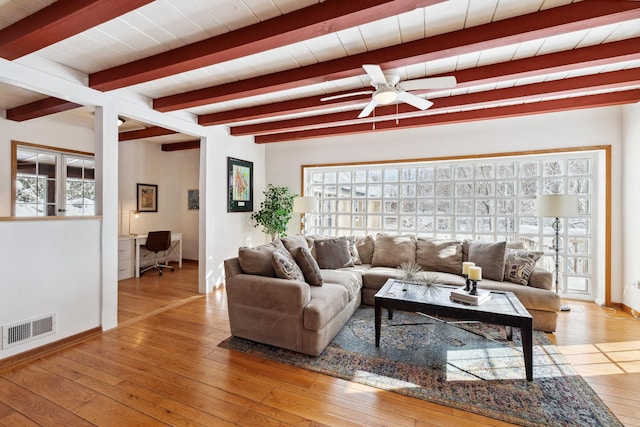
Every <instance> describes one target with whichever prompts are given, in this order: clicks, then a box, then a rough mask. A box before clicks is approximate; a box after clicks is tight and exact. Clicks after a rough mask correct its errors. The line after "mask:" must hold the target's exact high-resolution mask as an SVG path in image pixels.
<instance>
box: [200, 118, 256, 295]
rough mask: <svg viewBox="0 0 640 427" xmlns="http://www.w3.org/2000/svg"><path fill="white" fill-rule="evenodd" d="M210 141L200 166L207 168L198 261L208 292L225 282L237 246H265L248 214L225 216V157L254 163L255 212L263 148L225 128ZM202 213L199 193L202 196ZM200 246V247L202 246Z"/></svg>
mask: <svg viewBox="0 0 640 427" xmlns="http://www.w3.org/2000/svg"><path fill="white" fill-rule="evenodd" d="M212 130H213V132H212V134H211V137H210V138H208V139H207V141H206V142H205V144H206V146H204V147H202V145H201V147H202V148H201V151H202V157H203V158H202V162H203V163H205V164H206V165H207V170H206V173H205V174H204V176H202V177H201V182H203V185H201V188H203V187H204V188H206V201H205V203H206V205H205V210H204V211H202V212H201V213H200V215H201V219H200V223H201V229H200V233H201V235H203V234H204V235H206V242H203V244H204V247H201V254H203V253H207V254H208V255H207V257H206V262H204V263H203V261H202V259H201V261H200V263H201V265H200V269H201V272H200V274H201V278H200V281H201V282H202V281H203V280H204V281H205V282H206V284H207V290H210V289H213V288H215V287H217V286H218V285H219V284H220V283H222V282H223V281H224V265H223V263H224V260H225V259H227V258H232V257H235V256H237V254H238V248H239V247H240V246H256V245H259V244H262V243H264V242H265V236H264V234H263V233H262V232H261V231H260V230H259V228H256V227H254V226H253V224H252V221H251V212H227V157H234V158H237V159H242V160H246V161H249V162H253V167H254V169H253V195H254V209H256V208H257V207H258V206H259V205H260V202H261V201H262V200H263V195H262V192H263V190H264V188H265V178H264V177H265V168H264V153H265V148H264V146H261V145H257V144H254V143H253V138H252V137H240V138H238V137H231V136H229V135H228V131H227V130H226V128H224V127H218V128H215V129H212ZM201 210H202V193H201ZM201 246H202V245H201Z"/></svg>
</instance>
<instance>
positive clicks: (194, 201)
mask: <svg viewBox="0 0 640 427" xmlns="http://www.w3.org/2000/svg"><path fill="white" fill-rule="evenodd" d="M187 209H189V210H193V209H200V190H187Z"/></svg>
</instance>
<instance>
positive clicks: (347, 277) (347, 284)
mask: <svg viewBox="0 0 640 427" xmlns="http://www.w3.org/2000/svg"><path fill="white" fill-rule="evenodd" d="M321 272H322V282H323V283H334V284H336V285H340V286H342V287H344V288H345V289H346V290H347V293H348V294H349V301H352V300H353V299H355V298H356V297H357V296H358V292H360V289H362V274H361V273H359V272H357V271H350V270H321Z"/></svg>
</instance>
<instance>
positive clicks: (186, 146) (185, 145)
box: [161, 139, 200, 151]
mask: <svg viewBox="0 0 640 427" xmlns="http://www.w3.org/2000/svg"><path fill="white" fill-rule="evenodd" d="M196 148H200V140H199V139H194V140H193V141H184V142H172V143H168V144H162V148H161V149H162V151H180V150H194V149H196Z"/></svg>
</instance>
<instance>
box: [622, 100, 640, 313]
mask: <svg viewBox="0 0 640 427" xmlns="http://www.w3.org/2000/svg"><path fill="white" fill-rule="evenodd" d="M622 126H623V136H624V152H623V154H624V156H623V163H622V164H623V167H622V170H623V183H624V184H623V187H622V192H623V197H622V211H623V214H622V228H623V230H624V234H623V248H624V249H623V254H624V256H623V265H624V269H623V272H624V274H623V280H622V283H621V286H624V299H623V303H624V304H625V305H626V306H627V307H631V308H633V309H634V310H636V312H638V313H639V314H640V288H638V285H634V284H635V283H637V282H640V263H639V261H640V220H639V218H640V214H639V213H640V191H638V183H640V168H638V160H640V103H637V104H634V105H627V106H625V107H624V108H623V122H622Z"/></svg>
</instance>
